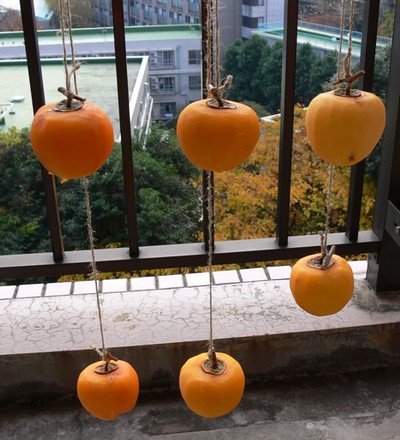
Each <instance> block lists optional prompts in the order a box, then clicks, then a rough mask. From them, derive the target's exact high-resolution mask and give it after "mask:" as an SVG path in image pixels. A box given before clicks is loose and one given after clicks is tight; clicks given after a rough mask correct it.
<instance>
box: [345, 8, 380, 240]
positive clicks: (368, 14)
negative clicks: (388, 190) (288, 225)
mask: <svg viewBox="0 0 400 440" xmlns="http://www.w3.org/2000/svg"><path fill="white" fill-rule="evenodd" d="M379 4H380V0H368V1H367V2H366V3H365V5H364V17H363V18H364V21H363V31H362V46H361V59H360V67H361V68H362V69H364V70H365V75H364V77H363V78H362V80H361V81H360V88H362V89H363V90H365V91H367V92H370V91H371V90H372V85H373V80H374V67H375V53H376V39H377V35H378V19H379ZM364 174H365V160H363V161H361V162H360V163H358V164H356V165H354V166H352V167H351V176H350V191H349V201H348V205H347V219H346V236H347V238H348V239H349V240H350V241H353V242H354V241H357V239H358V231H359V229H360V216H361V202H362V194H363V186H364Z"/></svg>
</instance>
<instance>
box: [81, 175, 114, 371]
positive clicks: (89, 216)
mask: <svg viewBox="0 0 400 440" xmlns="http://www.w3.org/2000/svg"><path fill="white" fill-rule="evenodd" d="M82 185H83V191H84V197H85V210H86V223H87V230H88V237H89V247H90V253H91V259H92V261H91V263H90V268H91V270H92V275H93V279H94V285H95V289H96V302H97V313H98V318H99V328H100V336H101V348H102V349H101V352H102V357H103V360H104V361H105V362H106V369H107V366H108V360H107V350H106V344H105V339H104V326H103V317H102V313H101V303H100V289H99V272H98V270H97V263H96V257H95V254H94V231H93V225H92V207H91V204H90V196H89V182H88V179H87V178H85V177H84V178H83V179H82Z"/></svg>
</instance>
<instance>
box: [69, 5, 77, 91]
mask: <svg viewBox="0 0 400 440" xmlns="http://www.w3.org/2000/svg"><path fill="white" fill-rule="evenodd" d="M67 11H68V33H69V44H70V47H71V61H72V66H73V69H72V74H73V76H74V89H75V94H76V95H77V94H78V84H77V81H76V71H77V69H78V68H79V67H77V63H76V61H75V48H74V41H73V37H72V13H71V4H70V0H67Z"/></svg>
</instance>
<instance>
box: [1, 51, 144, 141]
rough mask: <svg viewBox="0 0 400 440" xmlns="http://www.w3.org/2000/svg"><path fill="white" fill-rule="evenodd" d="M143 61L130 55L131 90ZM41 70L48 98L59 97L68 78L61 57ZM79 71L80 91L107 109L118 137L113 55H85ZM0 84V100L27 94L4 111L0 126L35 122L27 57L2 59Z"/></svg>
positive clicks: (46, 61) (45, 61)
mask: <svg viewBox="0 0 400 440" xmlns="http://www.w3.org/2000/svg"><path fill="white" fill-rule="evenodd" d="M141 62H142V58H141V57H128V80H129V88H130V92H131V93H132V91H133V88H134V85H135V81H136V78H137V75H138V72H139V69H140V65H141ZM42 72H43V82H44V90H45V98H46V102H52V101H59V100H60V99H61V98H62V95H61V94H60V93H59V92H58V91H57V88H58V87H60V86H63V85H64V82H65V77H64V69H63V67H62V60H60V59H52V60H49V59H48V60H43V61H42ZM78 75H79V80H78V81H79V82H78V85H79V94H80V95H82V96H84V97H86V98H87V99H89V100H90V101H93V102H95V103H96V104H97V105H99V107H101V108H103V109H104V111H105V112H106V113H107V114H108V115H109V116H110V118H111V120H112V122H113V125H114V132H115V138H117V137H118V133H119V113H118V106H117V105H116V102H117V85H116V71H115V61H114V58H113V57H104V58H85V61H84V64H83V65H82V67H81V69H80V70H79V74H78ZM0 84H1V88H0V104H4V103H7V102H9V101H10V99H11V98H12V97H13V96H24V97H25V99H24V101H22V102H15V103H13V109H14V111H15V114H8V113H6V114H5V117H4V119H5V125H0V130H8V128H9V127H11V126H15V127H17V128H23V127H28V126H29V125H30V124H31V122H32V117H33V112H32V100H31V92H30V87H29V78H28V69H27V64H26V61H24V60H18V61H0ZM3 109H4V107H3ZM0 114H1V110H0Z"/></svg>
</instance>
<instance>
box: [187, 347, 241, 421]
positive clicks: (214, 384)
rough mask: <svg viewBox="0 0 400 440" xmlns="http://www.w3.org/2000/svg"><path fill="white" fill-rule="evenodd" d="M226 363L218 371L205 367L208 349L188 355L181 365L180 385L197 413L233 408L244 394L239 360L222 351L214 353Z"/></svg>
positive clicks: (217, 412)
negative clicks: (222, 369) (209, 370)
mask: <svg viewBox="0 0 400 440" xmlns="http://www.w3.org/2000/svg"><path fill="white" fill-rule="evenodd" d="M216 356H217V359H218V360H219V361H220V362H223V364H225V370H224V371H223V372H222V373H220V374H213V373H208V372H206V371H204V369H203V367H202V365H203V363H204V362H205V361H207V359H208V354H207V353H202V354H199V355H197V356H194V357H192V358H190V359H189V360H188V361H187V362H186V363H185V364H184V365H183V367H182V369H181V372H180V376H179V388H180V390H181V394H182V397H183V400H184V401H185V403H186V405H187V406H188V407H189V408H190V409H191V410H192V411H193V412H194V413H196V414H197V415H199V416H202V417H206V418H214V417H220V416H223V415H225V414H228V413H230V412H231V411H233V410H234V409H235V408H236V407H237V405H238V404H239V403H240V400H241V399H242V396H243V391H244V385H245V378H244V373H243V370H242V367H241V366H240V364H239V362H237V361H236V360H235V359H233V358H232V357H231V356H229V355H227V354H225V353H216Z"/></svg>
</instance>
